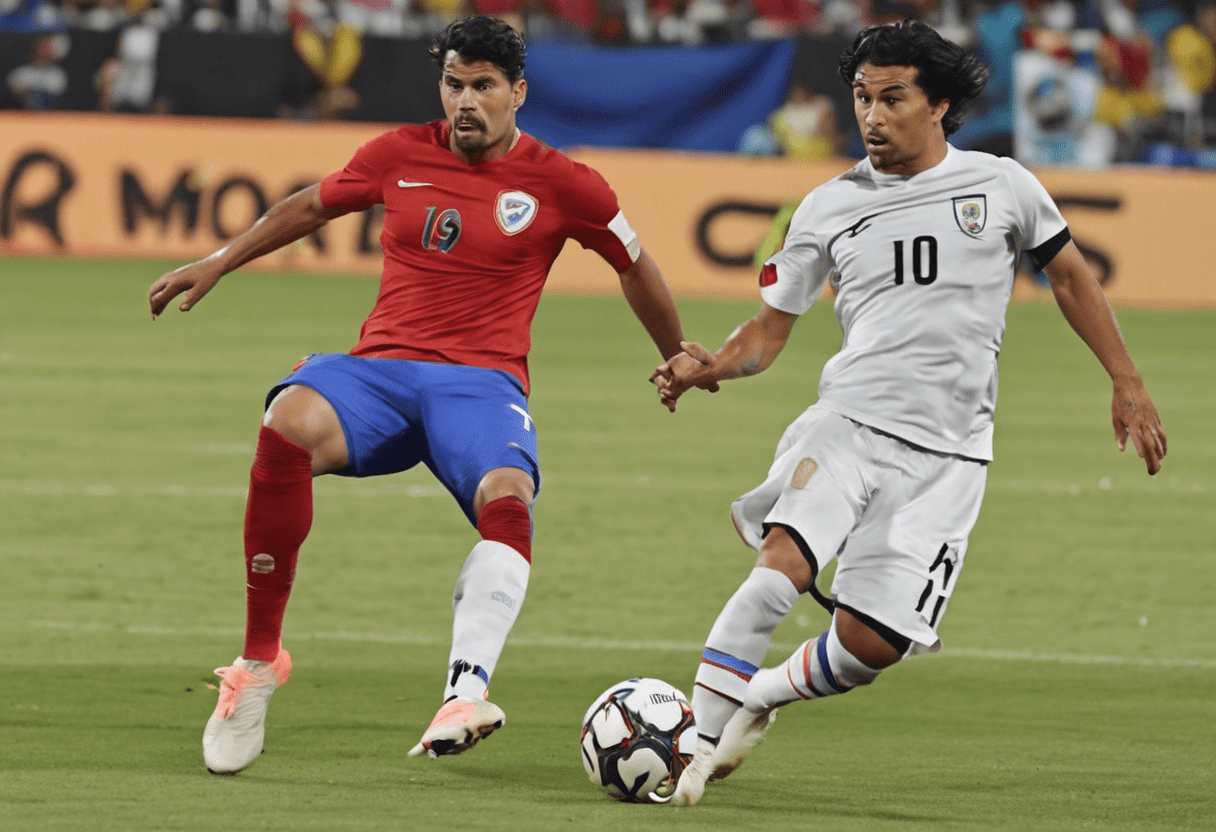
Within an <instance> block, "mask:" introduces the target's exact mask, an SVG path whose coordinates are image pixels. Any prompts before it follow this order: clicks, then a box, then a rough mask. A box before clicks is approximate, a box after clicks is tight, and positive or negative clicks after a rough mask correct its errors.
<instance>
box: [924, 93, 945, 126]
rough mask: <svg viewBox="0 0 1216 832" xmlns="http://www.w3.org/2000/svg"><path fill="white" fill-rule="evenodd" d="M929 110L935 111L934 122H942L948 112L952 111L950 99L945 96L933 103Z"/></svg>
mask: <svg viewBox="0 0 1216 832" xmlns="http://www.w3.org/2000/svg"><path fill="white" fill-rule="evenodd" d="M929 111H930V112H931V113H933V123H934V124H941V121H942V119H944V118H945V117H946V113H948V112H950V99H949V98H943V99H942V100H941V101H939V102H937V103H936V104H934V105H932V106H931V107H930V108H929Z"/></svg>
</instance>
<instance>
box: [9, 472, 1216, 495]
mask: <svg viewBox="0 0 1216 832" xmlns="http://www.w3.org/2000/svg"><path fill="white" fill-rule="evenodd" d="M545 480H546V482H548V483H550V484H554V483H557V484H572V485H578V486H580V487H585V488H588V487H590V488H605V487H607V488H614V487H615V488H627V489H630V490H637V489H650V488H658V489H679V490H681V491H687V490H689V489H690V488H691V489H696V490H709V491H720V490H724V489H729V487H730V486H729V484H728V483H726V482H725V481H722V480H715V479H712V478H710V479H704V478H698V479H696V480H693V481H685V480H682V479H680V478H678V477H674V476H662V475H660V476H658V477H652V476H651V475H650V474H636V475H629V476H612V475H579V474H553V475H549V476H546V478H545ZM319 482H322V483H324V485H318V493H322V494H324V495H325V496H326V497H330V496H349V497H439V496H442V495H444V494H446V493H447V492H446V491H445V490H444V489H443V487H442V486H440V485H438V484H435V483H430V484H419V483H413V484H398V483H394V482H383V481H380V482H374V483H371V482H367V481H360V482H357V483H351V482H345V483H341V484H339V483H337V482H335V481H333V480H329V479H326V480H321V481H319ZM745 487H746V485H736V487H735V489H734V490H731V491H730V493H731V494H733V493H735V491H736V490H739V489H742V488H745ZM1207 490H1208V487H1207V484H1206V483H1204V482H1203V481H1200V480H1191V481H1187V480H1180V479H1178V478H1177V477H1171V478H1169V479H1166V480H1160V481H1158V480H1147V478H1136V479H1126V480H1124V479H1116V480H1112V479H1111V478H1109V477H1102V478H1100V479H1097V480H1094V481H1092V482H1086V483H1082V482H1067V481H1059V480H1037V479H1030V478H1016V477H1015V478H1009V479H999V478H994V479H992V480H990V481H989V483H988V491H990V492H998V493H999V492H1014V493H1033V494H1068V495H1070V496H1073V497H1078V496H1080V495H1082V494H1093V493H1096V492H1107V491H1122V492H1134V493H1137V494H1140V493H1150V494H1151V493H1158V494H1162V493H1166V494H1203V493H1205V492H1206V491H1207ZM245 491H246V489H245V486H244V485H236V484H233V485H186V484H183V483H149V484H143V485H122V484H118V483H91V484H77V483H62V482H26V481H21V480H0V494H2V495H5V496H32V497H124V496H131V497H192V498H197V497H219V498H232V497H240V498H244V496H245Z"/></svg>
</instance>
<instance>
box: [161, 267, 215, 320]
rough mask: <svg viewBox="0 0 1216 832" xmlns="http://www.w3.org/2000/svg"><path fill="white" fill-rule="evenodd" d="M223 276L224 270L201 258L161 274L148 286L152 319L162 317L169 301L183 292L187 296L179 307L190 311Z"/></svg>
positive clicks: (183, 310)
mask: <svg viewBox="0 0 1216 832" xmlns="http://www.w3.org/2000/svg"><path fill="white" fill-rule="evenodd" d="M221 277H223V272H222V271H220V269H219V267H218V266H215V265H213V264H212V263H210V262H208V261H207V260H199V261H197V262H194V263H190V264H188V265H185V266H182V267H180V268H177V269H174V270H173V271H171V272H169V273H168V274H164V275H161V276H160V277H159V278H158V279H157V280H156V282H155V283H153V284H152V285H151V286H149V287H148V307H149V308H150V309H151V310H152V320H154V321H155V320H156V319H157V318H158V317H160V313H161V312H164V311H165V307H166V306H168V305H169V301H171V300H173V299H174V298H175V297H177V296H178V295H180V294H183V293H185V297H183V298H182V302H181V303H180V304H178V306H177V308H178V309H179V310H180V311H182V312H189V311H190V310H191V309H193V308H194V305H195V304H196V303H198V302H199V301H200V300H201V299H202V297H203V295H205V294H207V293H208V292H210V291H211V290H212V288H214V287H215V284H216V283H218V282H219V280H220V278H221Z"/></svg>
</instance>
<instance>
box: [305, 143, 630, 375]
mask: <svg viewBox="0 0 1216 832" xmlns="http://www.w3.org/2000/svg"><path fill="white" fill-rule="evenodd" d="M450 132H451V128H450V126H449V125H448V123H447V122H446V121H435V122H431V123H429V124H416V125H406V126H405V127H402V128H400V129H398V130H394V131H392V132H389V133H384V134H383V135H380V136H377V137H376V138H374V139H372V140H371V141H369V142H368V143H367V144H365V145H363V146H362V147H360V148H359V149H358V151H356V152H355V155H354V158H352V159H351V160H350V162H349V163H348V164H347V165H346V167H345V168H343V169H342V170H340V171H338V172H336V173H332V174H330V175H329V176H327V177H325V179H323V180H322V181H321V202H322V203H323V204H324V205H326V206H327V207H342V208H347V209H350V210H352V211H362V210H365V209H367V208H370V207H371V206H373V205H375V204H377V203H382V204H383V205H384V206H385V216H384V230H383V231H382V232H381V234H380V246H381V248H383V250H384V272H383V274H382V276H381V278H380V294H379V296H378V297H377V298H376V305H375V307H374V308H373V309H372V312H371V315H369V316H368V318H367V320H366V321H365V322H364V323H363V329H362V330H361V331H360V333H359V343H358V344H356V345H355V347H354V349H352V350H351V355H363V356H375V357H378V358H404V359H410V360H415V361H435V362H441V363H446V364H464V365H469V366H473V367H487V368H490V369H497V370H505V371H506V372H508V373H510V374H511V375H513V376H515V377H516V378H517V379H519V381H520V383H521V384H522V385H523V389H524V393H525V394H526V393H527V392H528V350H529V348H530V347H531V343H532V339H531V326H532V318H533V316H534V315H535V314H536V306H537V304H538V303H539V302H540V293H541V289H542V288H543V287H544V285H545V280H546V279H547V278H548V276H549V269H550V268H551V267H552V266H553V261H554V260H556V259H557V255H558V254H559V253H560V252H561V250H562V246H563V245H564V244H565V242H566V240H567V238H573V239H575V240H578V242H579V243H581V244H582V245H583V247H584V248H590V249H592V250H594V251H596V252H598V253H599V254H600V256H602V257H603V258H604V259H605V260H607V261H608V263H609V264H610V265H611V266H612V267H613V268H614V269H616V270H617V271H618V272H621V271H624V270H625V269H627V268H629V267H630V266H631V265H632V264H633V262H634V261H635V260H636V259H637V257H638V254H639V251H640V248H639V243H638V240H637V235H636V234H635V233H634V231H633V229H632V228H630V226H629V223H628V222H626V220H625V217H624V215H623V214H621V211H620V208H619V207H618V205H617V200H616V194H615V193H613V191H612V188H610V187H609V186H608V183H607V182H605V181H604V179H603V177H601V176H600V175H599V174H598V173H596V172H595V171H594V170H592V169H591V168H589V167H587V166H586V165H583V164H579V163H578V162H575V161H573V160H572V159H569V158H567V157H566V156H563V155H562V154H561V153H559V152H557V151H556V150H553V149H552V148H549V147H546V146H545V145H543V144H541V143H540V142H538V141H537V140H536V139H533V138H532V137H531V136H528V135H527V134H521V135H520V137H519V140H518V141H517V142H516V143H515V146H514V147H513V148H511V150H510V152H509V153H507V154H506V155H505V156H503V157H501V158H499V159H493V160H491V161H488V162H482V163H481V164H477V165H467V164H465V163H464V162H462V161H461V160H460V159H458V158H457V157H456V155H455V154H454V153H452V151H451V149H450V148H449V145H448V137H449V135H450Z"/></svg>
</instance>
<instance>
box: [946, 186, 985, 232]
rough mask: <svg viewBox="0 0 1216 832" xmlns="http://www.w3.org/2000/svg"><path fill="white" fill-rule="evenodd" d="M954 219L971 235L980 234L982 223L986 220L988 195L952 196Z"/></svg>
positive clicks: (982, 227)
mask: <svg viewBox="0 0 1216 832" xmlns="http://www.w3.org/2000/svg"><path fill="white" fill-rule="evenodd" d="M954 221H955V222H957V223H958V227H959V228H961V229H962V230H963V231H965V232H966V233H968V234H970V235H971V236H972V237H978V236H980V234H982V233H983V231H984V223H986V222H988V197H987V196H985V195H984V194H967V195H966V196H956V197H954Z"/></svg>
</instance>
